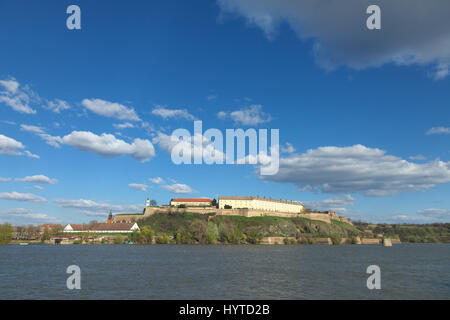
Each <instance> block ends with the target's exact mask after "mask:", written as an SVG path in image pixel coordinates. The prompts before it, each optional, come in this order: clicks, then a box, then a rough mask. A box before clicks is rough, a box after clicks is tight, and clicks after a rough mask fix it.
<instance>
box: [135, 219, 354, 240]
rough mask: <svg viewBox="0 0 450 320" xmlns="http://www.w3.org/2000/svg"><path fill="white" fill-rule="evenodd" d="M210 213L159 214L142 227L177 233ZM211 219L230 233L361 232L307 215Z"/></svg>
mask: <svg viewBox="0 0 450 320" xmlns="http://www.w3.org/2000/svg"><path fill="white" fill-rule="evenodd" d="M209 216H210V215H200V214H193V213H184V214H167V213H157V214H155V215H153V216H151V217H148V218H146V219H144V220H141V221H140V222H139V225H140V226H141V227H143V226H148V227H149V228H151V229H152V230H154V231H155V232H156V234H162V233H165V234H175V233H176V232H177V231H180V230H187V231H189V228H190V226H191V224H192V223H193V222H194V221H196V220H202V221H208V217H209ZM210 222H212V223H215V224H216V225H217V226H218V229H219V231H220V232H224V233H228V232H233V231H234V230H236V229H238V230H240V231H241V232H243V233H245V234H249V233H251V232H257V233H259V234H261V235H263V236H264V237H268V236H290V237H296V236H298V235H299V234H310V235H312V236H315V237H328V236H330V235H332V234H337V235H339V236H340V237H350V236H352V235H358V234H359V233H360V232H359V230H357V229H356V228H355V227H353V226H352V225H350V224H348V223H344V222H340V221H336V222H333V223H331V224H329V223H325V222H322V221H314V220H309V219H305V218H294V219H292V218H281V217H253V218H246V217H240V216H215V217H213V218H212V219H211V220H210Z"/></svg>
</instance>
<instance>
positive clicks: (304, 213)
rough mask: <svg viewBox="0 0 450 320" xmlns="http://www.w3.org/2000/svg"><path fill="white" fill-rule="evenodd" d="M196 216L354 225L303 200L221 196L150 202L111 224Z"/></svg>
mask: <svg viewBox="0 0 450 320" xmlns="http://www.w3.org/2000/svg"><path fill="white" fill-rule="evenodd" d="M160 212H165V213H172V214H176V213H185V212H190V213H196V214H212V215H223V216H242V217H248V218H250V217H263V216H272V217H284V218H307V219H311V220H319V221H323V222H326V223H331V221H332V220H334V221H341V222H345V223H351V222H350V221H349V220H348V219H347V218H345V217H340V216H339V215H338V214H337V213H336V212H333V211H325V212H310V211H309V210H308V209H306V208H305V207H304V206H303V204H302V203H301V202H299V201H288V200H278V199H272V198H265V197H230V196H220V197H219V202H218V204H216V203H215V200H211V199H204V198H200V199H172V200H171V202H170V206H150V200H149V199H147V205H146V207H145V209H144V210H143V213H135V214H117V215H116V216H115V217H114V218H112V217H111V220H110V222H111V223H131V222H137V221H138V220H140V219H144V218H147V217H149V216H152V215H154V214H156V213H160Z"/></svg>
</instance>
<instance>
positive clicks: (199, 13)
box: [0, 0, 450, 224]
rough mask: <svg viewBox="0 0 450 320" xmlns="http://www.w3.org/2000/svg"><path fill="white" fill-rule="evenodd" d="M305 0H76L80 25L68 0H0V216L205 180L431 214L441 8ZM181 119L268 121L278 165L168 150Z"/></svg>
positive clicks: (446, 60)
mask: <svg viewBox="0 0 450 320" xmlns="http://www.w3.org/2000/svg"><path fill="white" fill-rule="evenodd" d="M352 1H354V0H351V1H350V2H352ZM308 2H309V1H303V2H296V1H292V2H289V1H280V2H279V3H278V5H276V6H274V4H273V2H271V1H268V0H267V1H260V2H255V1H251V0H244V1H241V2H238V1H234V0H220V1H202V2H195V3H190V2H187V1H165V2H158V3H157V2H151V3H150V2H149V3H147V2H145V1H127V2H125V1H114V2H112V1H95V2H93V1H81V0H80V1H77V3H76V4H77V5H79V7H80V8H81V14H82V15H81V16H82V22H81V23H82V28H81V30H68V29H67V28H66V18H67V17H68V15H67V14H66V8H67V7H68V6H69V5H70V4H73V3H72V2H68V1H47V0H46V1H40V2H39V3H38V2H35V1H21V0H20V1H2V2H0V38H1V39H3V41H2V46H1V50H0V81H1V82H0V222H5V221H9V222H12V223H15V224H36V223H44V222H59V223H68V222H88V221H90V220H103V219H104V218H105V215H106V214H107V213H108V211H109V210H110V209H112V210H113V212H138V211H141V210H142V209H143V207H144V204H145V199H146V197H147V196H150V198H152V199H155V200H157V202H158V203H160V204H163V203H167V202H168V201H169V200H170V199H171V198H173V197H216V196H217V195H260V196H268V197H275V198H283V199H290V200H298V201H302V202H304V203H306V204H307V205H308V206H310V207H312V208H316V209H322V210H324V209H334V210H337V211H338V212H339V213H341V214H343V215H345V216H348V217H350V218H353V219H363V220H369V221H375V222H380V221H387V222H417V223H423V222H434V221H440V222H442V221H446V222H448V221H449V220H450V219H449V215H450V197H449V196H448V195H449V191H450V188H449V182H450V148H449V141H450V134H449V133H450V128H449V127H450V123H449V119H450V108H449V105H448V101H449V97H450V90H449V79H450V77H448V76H447V75H448V73H449V72H448V70H449V67H448V66H449V65H450V52H448V50H449V49H448V48H447V47H446V46H445V45H442V47H440V45H439V44H441V43H442V44H445V43H448V42H449V41H450V25H449V23H446V24H442V25H441V29H439V31H436V28H434V23H437V22H442V21H444V19H441V18H442V17H441V15H442V14H443V13H441V12H440V11H439V10H437V11H433V10H434V9H433V6H432V5H430V9H429V10H431V11H426V10H423V8H422V7H420V6H417V8H416V6H415V5H412V6H411V8H410V9H411V12H410V13H411V14H410V16H406V17H405V16H404V15H403V14H402V10H400V9H401V8H400V7H398V6H396V5H394V4H389V2H386V1H375V2H378V3H379V4H380V6H381V8H382V17H383V20H382V21H383V24H382V30H378V31H369V30H367V28H365V19H366V17H367V15H366V14H365V8H364V5H365V2H364V1H362V2H361V1H359V2H358V3H357V5H353V6H351V9H349V8H350V7H349V8H347V7H345V8H342V9H341V12H339V10H338V12H337V15H331V16H327V12H328V11H334V12H336V10H332V9H333V7H332V6H334V5H336V2H333V1H332V2H328V4H327V5H325V6H324V10H323V11H321V12H316V11H314V12H313V13H312V14H311V15H308V14H305V12H306V13H307V12H308V8H305V7H303V5H304V4H305V3H308ZM434 2H437V3H439V4H440V5H443V6H448V4H447V3H445V2H441V1H440V0H435V1H434ZM349 5H350V4H349ZM327 6H330V8H327ZM328 9H329V10H328ZM358 10H359V11H358ZM421 10H422V11H424V12H421ZM442 11H444V12H445V10H442ZM447 12H448V11H447ZM425 13H426V16H425ZM340 14H342V16H340ZM421 14H423V15H424V16H423V17H422V18H423V24H422V26H421V28H422V29H421V30H422V31H421V32H420V34H417V35H416V37H413V38H411V35H410V34H411V29H414V28H415V26H413V25H412V24H413V21H414V19H415V18H417V16H420V15H421ZM333 19H335V20H333ZM447 20H448V19H447ZM436 21H437V22H436ZM355 26H356V27H355ZM394 26H395V27H394ZM347 28H349V29H350V30H353V34H349V33H348V32H347V31H348V30H349V29H347ZM430 39H431V40H430ZM224 114H225V116H220V115H224ZM193 119H199V120H202V121H203V127H204V129H208V128H218V129H219V130H221V131H222V132H225V130H226V129H227V128H244V129H247V128H256V129H260V128H268V129H279V130H280V145H281V147H282V148H283V150H284V151H285V152H282V153H281V166H280V171H279V174H277V175H275V176H271V177H261V176H259V174H258V171H257V170H256V169H257V168H255V167H254V166H252V165H241V166H235V165H234V166H231V165H229V166H227V165H197V166H194V165H180V166H177V165H174V164H173V163H172V162H171V158H170V153H169V152H168V151H170V150H168V149H167V146H165V145H164V138H166V137H167V135H170V134H171V132H172V131H173V130H174V129H177V128H186V129H188V130H189V131H191V132H192V131H193ZM102 134H105V135H103V136H102ZM136 139H137V140H136ZM289 146H291V148H288V147H289ZM158 177H159V178H161V179H158V180H153V181H152V180H150V179H155V178H158ZM130 185H131V186H130Z"/></svg>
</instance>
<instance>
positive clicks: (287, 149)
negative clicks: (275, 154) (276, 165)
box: [281, 142, 295, 153]
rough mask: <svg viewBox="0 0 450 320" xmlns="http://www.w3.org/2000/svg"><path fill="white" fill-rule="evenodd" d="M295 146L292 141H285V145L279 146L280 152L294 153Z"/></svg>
mask: <svg viewBox="0 0 450 320" xmlns="http://www.w3.org/2000/svg"><path fill="white" fill-rule="evenodd" d="M294 152H295V148H294V146H293V145H292V143H289V142H286V146H281V153H294Z"/></svg>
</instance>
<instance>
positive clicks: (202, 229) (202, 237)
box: [189, 220, 208, 243]
mask: <svg viewBox="0 0 450 320" xmlns="http://www.w3.org/2000/svg"><path fill="white" fill-rule="evenodd" d="M189 231H190V232H191V233H192V237H193V238H194V240H196V241H197V242H201V243H203V242H205V241H206V238H207V236H208V222H206V221H205V220H195V221H194V222H192V223H191V225H190V226H189Z"/></svg>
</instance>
